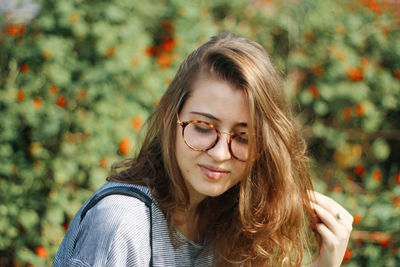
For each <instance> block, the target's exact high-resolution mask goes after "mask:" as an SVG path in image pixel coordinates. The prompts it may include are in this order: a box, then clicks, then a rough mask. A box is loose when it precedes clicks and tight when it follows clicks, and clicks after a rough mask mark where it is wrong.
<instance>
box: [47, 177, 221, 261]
mask: <svg viewBox="0 0 400 267" xmlns="http://www.w3.org/2000/svg"><path fill="white" fill-rule="evenodd" d="M116 186H126V187H135V188H137V189H139V190H141V191H142V192H144V193H145V194H147V195H148V196H150V197H151V194H150V192H149V190H148V189H147V187H145V186H139V185H130V184H122V183H117V182H108V183H106V184H105V185H104V186H102V187H101V188H100V189H99V190H98V191H97V192H96V193H95V194H93V196H94V195H96V194H97V193H99V192H101V191H103V190H105V189H107V188H110V187H116ZM93 196H92V197H91V198H89V200H88V201H86V202H85V204H84V205H83V206H82V208H81V209H80V210H79V211H78V213H77V214H76V215H75V217H74V219H73V220H72V222H71V224H70V226H69V228H68V231H67V233H66V235H65V237H64V240H63V242H62V244H61V246H60V248H59V250H58V252H57V255H56V257H55V259H54V261H53V265H52V266H53V267H64V266H72V267H78V266H80V267H81V266H82V267H89V266H107V267H108V266H109V267H111V266H112V267H120V266H140V267H142V266H149V264H150V259H151V257H152V262H153V266H157V267H158V266H194V267H197V266H198V267H203V266H211V265H212V264H213V261H214V259H215V256H214V254H213V253H212V249H211V247H212V244H211V242H210V241H205V242H204V243H201V244H200V243H196V242H193V241H191V240H189V239H187V238H186V237H185V236H184V235H183V234H181V233H179V232H178V231H177V230H176V236H177V237H178V239H179V241H183V242H179V243H182V245H179V246H178V247H176V246H174V245H173V243H172V241H171V238H170V235H169V232H168V224H167V221H166V219H165V216H164V214H163V212H162V211H161V210H160V209H159V207H158V205H157V202H156V201H155V200H154V199H152V200H153V202H152V204H151V212H150V210H149V208H147V206H146V205H145V203H144V202H142V201H141V200H139V199H137V198H135V197H130V196H124V195H110V196H107V197H105V198H103V199H102V200H100V201H99V202H98V203H97V204H96V205H95V206H94V207H93V208H91V209H90V210H89V211H88V212H87V214H86V215H85V217H84V218H83V220H81V213H82V211H83V209H84V208H85V206H86V205H87V204H88V203H89V201H90V200H91V199H92V198H93ZM150 216H151V220H150ZM150 234H151V236H150ZM150 238H152V240H150ZM151 241H152V247H151Z"/></svg>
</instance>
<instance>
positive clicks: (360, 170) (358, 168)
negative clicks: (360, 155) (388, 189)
mask: <svg viewBox="0 0 400 267" xmlns="http://www.w3.org/2000/svg"><path fill="white" fill-rule="evenodd" d="M354 172H355V174H357V175H358V176H364V174H365V168H364V166H363V165H361V164H359V165H357V166H355V167H354Z"/></svg>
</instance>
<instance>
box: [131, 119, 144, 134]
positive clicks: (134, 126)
mask: <svg viewBox="0 0 400 267" xmlns="http://www.w3.org/2000/svg"><path fill="white" fill-rule="evenodd" d="M142 124H143V119H142V118H141V117H140V116H135V117H133V119H132V129H133V130H134V131H139V129H140V127H142Z"/></svg>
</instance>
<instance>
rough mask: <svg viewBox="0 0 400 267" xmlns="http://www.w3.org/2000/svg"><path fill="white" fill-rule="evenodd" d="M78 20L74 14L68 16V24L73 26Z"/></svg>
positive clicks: (77, 15) (76, 14)
mask: <svg viewBox="0 0 400 267" xmlns="http://www.w3.org/2000/svg"><path fill="white" fill-rule="evenodd" d="M78 19H79V14H78V13H76V12H74V13H72V14H71V15H69V23H71V24H74V23H75V22H77V21H78Z"/></svg>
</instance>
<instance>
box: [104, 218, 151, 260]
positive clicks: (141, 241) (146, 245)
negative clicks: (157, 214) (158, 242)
mask: <svg viewBox="0 0 400 267" xmlns="http://www.w3.org/2000/svg"><path fill="white" fill-rule="evenodd" d="M145 216H146V214H141V216H139V215H138V216H129V217H128V218H127V219H125V220H124V221H123V222H122V223H121V225H120V227H119V228H118V230H117V232H116V234H115V236H114V238H113V241H112V243H111V246H110V250H109V251H108V254H107V262H106V265H105V266H106V267H119V266H121V267H125V266H149V264H150V258H151V246H150V227H151V226H150V223H143V222H144V221H147V220H146V218H145Z"/></svg>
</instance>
